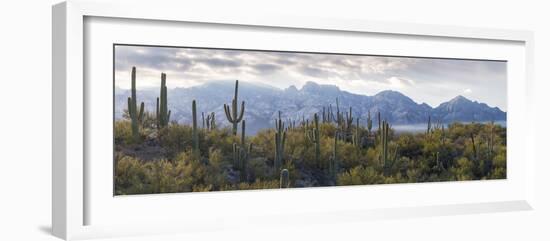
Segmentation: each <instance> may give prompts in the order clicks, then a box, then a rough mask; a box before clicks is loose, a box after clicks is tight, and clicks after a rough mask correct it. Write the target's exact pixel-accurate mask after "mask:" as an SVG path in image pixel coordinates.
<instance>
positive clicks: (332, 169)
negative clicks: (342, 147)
mask: <svg viewBox="0 0 550 241" xmlns="http://www.w3.org/2000/svg"><path fill="white" fill-rule="evenodd" d="M338 169H340V167H339V160H338V135H336V134H335V135H334V145H333V146H332V156H331V159H330V162H329V175H330V176H331V177H332V178H333V179H334V180H336V176H337V175H338Z"/></svg>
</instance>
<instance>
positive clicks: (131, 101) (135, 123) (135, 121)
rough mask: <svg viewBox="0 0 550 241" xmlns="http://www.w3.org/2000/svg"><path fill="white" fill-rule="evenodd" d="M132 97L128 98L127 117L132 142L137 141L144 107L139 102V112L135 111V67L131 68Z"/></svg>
mask: <svg viewBox="0 0 550 241" xmlns="http://www.w3.org/2000/svg"><path fill="white" fill-rule="evenodd" d="M131 95H132V96H131V97H128V115H129V116H130V120H131V121H132V136H133V137H134V140H136V141H138V140H139V123H141V122H142V120H143V112H144V108H145V105H144V104H143V102H141V105H140V107H139V112H138V110H137V94H136V67H132V94H131Z"/></svg>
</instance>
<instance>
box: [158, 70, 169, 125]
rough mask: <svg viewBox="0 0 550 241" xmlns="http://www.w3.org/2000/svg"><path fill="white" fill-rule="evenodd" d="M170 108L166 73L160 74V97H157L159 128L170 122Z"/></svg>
mask: <svg viewBox="0 0 550 241" xmlns="http://www.w3.org/2000/svg"><path fill="white" fill-rule="evenodd" d="M171 112H172V111H170V110H168V90H167V88H166V74H165V73H161V74H160V98H159V97H157V111H156V114H157V128H159V129H160V128H162V127H165V126H167V125H168V123H169V122H170V113H171Z"/></svg>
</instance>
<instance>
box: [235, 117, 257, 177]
mask: <svg viewBox="0 0 550 241" xmlns="http://www.w3.org/2000/svg"><path fill="white" fill-rule="evenodd" d="M245 132H246V121H245V120H243V123H242V125H241V145H238V144H237V143H233V165H234V166H235V167H236V168H237V169H239V171H240V174H241V181H246V180H247V178H248V167H247V166H248V157H249V156H250V152H251V150H252V143H249V144H248V147H247V146H246V134H245Z"/></svg>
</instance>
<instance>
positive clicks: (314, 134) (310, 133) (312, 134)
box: [306, 114, 321, 167]
mask: <svg viewBox="0 0 550 241" xmlns="http://www.w3.org/2000/svg"><path fill="white" fill-rule="evenodd" d="M306 133H307V134H306V137H307V138H308V139H309V140H310V141H311V142H312V143H313V145H314V146H315V163H316V164H317V165H318V166H319V167H320V166H321V164H320V161H319V157H320V156H321V136H320V132H319V116H318V115H317V114H314V115H313V129H311V130H307V132H306Z"/></svg>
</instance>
